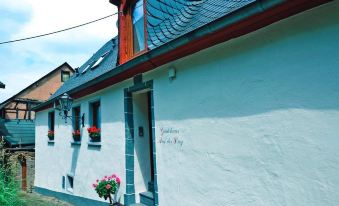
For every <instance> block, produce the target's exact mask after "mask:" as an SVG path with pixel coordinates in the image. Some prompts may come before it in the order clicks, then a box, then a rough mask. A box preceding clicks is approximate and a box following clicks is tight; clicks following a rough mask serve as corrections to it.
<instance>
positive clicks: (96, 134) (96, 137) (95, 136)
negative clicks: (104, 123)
mask: <svg viewBox="0 0 339 206" xmlns="http://www.w3.org/2000/svg"><path fill="white" fill-rule="evenodd" d="M87 131H88V134H89V136H90V138H91V140H92V142H99V141H100V129H99V128H96V127H95V126H93V127H90V128H88V129H87Z"/></svg>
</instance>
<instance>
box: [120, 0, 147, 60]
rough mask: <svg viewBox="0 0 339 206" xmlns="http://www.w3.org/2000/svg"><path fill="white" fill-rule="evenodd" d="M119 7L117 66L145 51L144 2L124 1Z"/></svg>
mask: <svg viewBox="0 0 339 206" xmlns="http://www.w3.org/2000/svg"><path fill="white" fill-rule="evenodd" d="M125 2H126V3H124V4H122V6H119V12H121V14H122V15H121V16H119V23H118V27H119V64H123V63H125V62H127V61H128V60H130V59H131V58H133V57H135V56H137V55H139V54H140V53H142V52H143V51H145V50H146V49H147V41H146V37H147V35H146V24H145V4H144V2H145V0H133V1H125Z"/></svg>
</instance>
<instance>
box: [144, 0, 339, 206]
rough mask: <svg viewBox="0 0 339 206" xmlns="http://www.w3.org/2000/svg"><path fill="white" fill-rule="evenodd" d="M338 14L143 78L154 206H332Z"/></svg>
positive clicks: (329, 12)
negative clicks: (149, 96) (151, 123)
mask: <svg viewBox="0 0 339 206" xmlns="http://www.w3.org/2000/svg"><path fill="white" fill-rule="evenodd" d="M338 11H339V3H338V1H337V2H333V3H331V4H328V5H326V6H322V7H321V8H317V9H314V10H313V11H308V12H305V13H304V14H300V15H297V16H295V17H292V18H290V19H287V20H284V21H281V22H279V23H276V24H274V25H272V26H269V27H267V28H264V29H262V30H259V31H257V32H255V33H252V34H250V35H246V36H244V37H241V38H239V39H236V40H232V41H230V42H227V43H224V44H221V45H218V46H215V47H214V48H211V49H207V50H205V51H203V52H199V53H197V54H195V55H192V56H190V57H187V58H185V59H182V60H180V61H177V62H174V63H171V64H168V65H166V66H164V67H163V69H162V70H158V71H156V72H153V73H152V75H151V76H150V77H148V78H149V79H154V96H155V98H154V109H155V111H154V113H155V119H156V128H157V130H156V142H157V144H156V148H157V170H158V171H157V173H158V188H159V191H158V192H159V203H160V205H162V206H172V205H178V206H179V205H180V206H184V205H220V206H225V205H251V206H255V205H258V206H259V205H260V206H264V205H265V206H266V205H267V206H277V205H291V206H297V205H308V206H311V205H312V206H319V205H332V206H335V205H337V204H338V202H339V196H338V195H337V193H338V191H339V175H338V172H339V139H338V138H339V125H338V122H339V49H338V48H339V13H338ZM170 67H174V68H176V71H177V76H176V79H174V80H173V81H170V80H169V79H168V74H167V73H168V68H170ZM161 130H162V131H166V132H167V133H162V131H161ZM171 130H172V131H171ZM168 132H169V133H168Z"/></svg>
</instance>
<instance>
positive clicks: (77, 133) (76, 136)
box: [72, 130, 81, 142]
mask: <svg viewBox="0 0 339 206" xmlns="http://www.w3.org/2000/svg"><path fill="white" fill-rule="evenodd" d="M72 135H73V140H74V141H75V142H79V141H80V135H81V134H80V130H75V131H74V132H73V133H72Z"/></svg>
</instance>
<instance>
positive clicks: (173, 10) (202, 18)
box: [146, 0, 256, 49]
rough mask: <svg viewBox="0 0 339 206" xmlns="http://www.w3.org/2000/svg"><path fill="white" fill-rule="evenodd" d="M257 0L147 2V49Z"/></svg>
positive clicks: (162, 0)
mask: <svg viewBox="0 0 339 206" xmlns="http://www.w3.org/2000/svg"><path fill="white" fill-rule="evenodd" d="M255 1H256V0H170V1H168V0H147V5H146V6H147V7H146V8H147V31H148V37H149V38H148V47H149V48H150V49H154V48H156V47H158V46H161V45H162V44H164V43H167V42H169V41H171V40H173V39H176V38H178V37H180V36H182V35H184V34H186V33H188V32H190V31H193V30H195V29H197V28H199V27H202V26H204V25H206V24H208V23H210V22H212V21H215V20H217V19H219V18H221V17H223V16H225V15H227V14H229V13H231V12H233V11H235V10H238V9H240V8H242V7H244V6H246V5H248V4H250V3H253V2H255Z"/></svg>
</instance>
